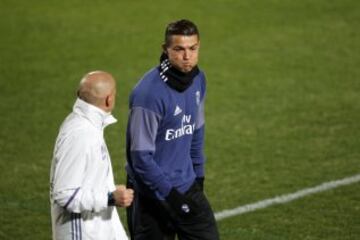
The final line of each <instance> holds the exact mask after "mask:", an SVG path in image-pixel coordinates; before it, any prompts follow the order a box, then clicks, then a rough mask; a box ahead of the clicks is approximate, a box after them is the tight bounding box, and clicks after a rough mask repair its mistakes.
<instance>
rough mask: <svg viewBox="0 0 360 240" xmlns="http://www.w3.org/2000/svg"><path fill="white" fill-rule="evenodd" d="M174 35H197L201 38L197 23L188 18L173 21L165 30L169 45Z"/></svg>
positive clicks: (166, 40) (167, 44) (166, 41)
mask: <svg viewBox="0 0 360 240" xmlns="http://www.w3.org/2000/svg"><path fill="white" fill-rule="evenodd" d="M172 35H184V36H192V35H197V36H198V38H199V39H200V35H199V30H198V28H197V27H196V25H195V24H194V23H193V22H191V21H190V20H187V19H181V20H178V21H175V22H171V23H169V24H168V25H167V27H166V30H165V45H166V46H169V44H170V38H171V36H172Z"/></svg>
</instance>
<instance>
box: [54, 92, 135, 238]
mask: <svg viewBox="0 0 360 240" xmlns="http://www.w3.org/2000/svg"><path fill="white" fill-rule="evenodd" d="M115 122H116V119H115V118H114V117H113V116H112V115H111V114H109V113H106V112H104V111H102V110H101V109H99V108H97V107H95V106H93V105H90V104H88V103H86V102H84V101H82V100H81V99H77V100H76V102H75V104H74V107H73V112H72V113H71V114H70V115H69V116H68V117H67V118H66V119H65V121H64V122H63V124H62V125H61V128H60V132H59V135H58V137H57V140H56V144H55V149H54V155H53V160H52V166H51V173H50V201H51V217H52V231H53V239H56V240H70V239H71V240H85V239H94V240H95V239H96V240H100V239H104V240H123V239H128V238H127V236H126V233H125V231H124V228H123V226H122V224H121V222H120V218H119V215H118V213H117V210H116V207H112V206H110V207H109V206H108V205H107V203H108V193H109V192H112V191H114V190H115V184H114V176H113V171H112V166H111V160H110V156H109V153H108V150H107V147H106V144H105V141H104V137H103V130H104V128H105V127H106V126H107V125H109V124H111V123H115Z"/></svg>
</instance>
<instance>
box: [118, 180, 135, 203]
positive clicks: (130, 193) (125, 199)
mask: <svg viewBox="0 0 360 240" xmlns="http://www.w3.org/2000/svg"><path fill="white" fill-rule="evenodd" d="M113 196H114V200H115V205H116V206H118V207H128V206H130V205H131V203H132V201H133V199H134V190H132V189H130V188H126V187H125V186H124V185H117V186H116V190H115V191H114V192H113Z"/></svg>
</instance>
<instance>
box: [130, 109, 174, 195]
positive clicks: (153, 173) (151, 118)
mask: <svg viewBox="0 0 360 240" xmlns="http://www.w3.org/2000/svg"><path fill="white" fill-rule="evenodd" d="M160 120H161V116H160V115H159V114H158V113H156V112H154V111H151V110H149V109H145V108H143V107H139V106H137V107H133V108H131V110H130V116H129V124H128V136H129V138H130V139H129V140H130V141H129V145H130V146H129V147H130V158H131V162H130V164H131V167H132V170H133V171H134V173H135V175H136V176H137V177H139V178H140V180H141V181H142V182H143V183H144V184H145V185H147V186H148V187H149V188H150V189H151V190H152V191H153V192H155V194H156V196H157V197H158V198H160V199H161V198H165V197H166V196H167V195H168V194H169V192H170V190H171V188H172V184H171V183H170V181H169V180H168V179H167V177H166V176H165V175H164V173H163V171H162V170H161V169H160V167H159V166H158V164H157V163H156V161H155V160H154V153H155V141H156V136H157V131H158V127H159V123H160Z"/></svg>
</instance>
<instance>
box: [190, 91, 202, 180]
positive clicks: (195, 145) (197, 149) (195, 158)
mask: <svg viewBox="0 0 360 240" xmlns="http://www.w3.org/2000/svg"><path fill="white" fill-rule="evenodd" d="M204 101H205V97H203V99H202V100H201V102H200V104H199V108H198V113H197V116H196V122H195V131H194V135H193V139H192V142H191V152H190V155H191V159H192V162H193V167H194V171H195V174H196V177H198V178H202V177H204V174H205V173H204V163H205V156H204V152H203V147H204V135H205V115H204Z"/></svg>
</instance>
